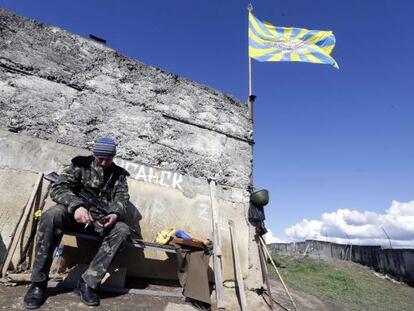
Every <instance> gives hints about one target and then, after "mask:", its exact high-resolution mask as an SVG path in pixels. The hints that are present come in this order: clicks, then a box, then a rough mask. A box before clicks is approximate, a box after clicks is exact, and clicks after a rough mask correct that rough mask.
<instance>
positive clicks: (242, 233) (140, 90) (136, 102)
mask: <svg viewBox="0 0 414 311" xmlns="http://www.w3.org/2000/svg"><path fill="white" fill-rule="evenodd" d="M1 129H2V130H1ZM102 135H108V136H112V137H114V138H115V139H116V140H117V142H118V155H119V158H118V159H117V163H119V164H120V165H121V166H124V167H125V168H127V170H129V171H130V172H131V179H130V183H131V185H132V187H131V195H132V198H133V199H132V201H134V200H135V201H136V202H135V203H134V202H132V203H133V204H134V205H135V207H136V208H135V213H134V217H135V218H133V219H139V217H142V220H141V221H140V223H139V224H140V228H141V231H142V234H143V235H145V238H146V239H151V236H152V234H153V233H154V232H155V231H157V229H158V228H159V229H160V230H161V229H163V226H164V225H165V224H168V225H170V224H171V222H170V219H171V218H174V217H175V219H176V224H175V225H176V227H179V226H184V227H185V229H186V230H188V231H189V232H191V233H192V234H194V235H195V236H197V237H201V238H203V237H209V236H211V232H209V230H210V231H211V227H210V226H211V224H209V217H210V214H209V213H208V210H207V207H206V204H208V200H209V193H210V189H209V187H208V184H207V182H206V180H207V178H208V177H214V178H216V180H217V183H218V185H219V186H218V187H217V191H218V193H217V197H218V199H219V203H220V214H221V216H222V217H223V220H222V221H221V228H222V230H223V231H225V232H227V233H224V234H222V235H223V241H224V247H225V248H226V250H225V258H224V262H225V278H233V277H234V275H233V270H232V258H231V254H230V247H229V240H228V231H226V223H227V220H228V219H232V220H233V221H235V223H236V228H237V229H236V230H237V233H238V241H237V242H238V246H239V252H240V255H241V264H242V268H243V273H244V275H245V276H246V275H248V279H247V280H246V285H247V287H249V288H258V287H260V286H261V284H260V283H261V282H260V277H259V275H260V271H259V267H258V261H257V258H258V255H257V248H256V247H255V241H254V240H253V229H252V228H251V227H249V226H248V224H247V220H246V209H247V207H248V200H249V190H250V189H251V172H252V165H251V162H252V148H251V147H252V143H253V142H252V123H251V120H250V119H249V118H248V116H247V107H246V105H245V104H244V103H242V102H240V101H238V100H237V99H235V98H233V97H231V96H229V95H226V94H222V93H220V92H218V91H216V90H213V89H211V88H208V87H206V86H203V85H200V84H197V83H195V82H193V81H189V80H186V79H183V78H181V77H178V76H176V75H174V74H171V73H168V72H165V71H163V70H160V69H158V68H154V67H150V66H147V65H144V64H142V63H140V62H137V61H134V60H131V59H128V58H126V57H124V56H122V55H120V54H119V53H117V52H115V51H113V50H112V49H110V48H108V47H105V46H102V45H100V44H97V43H96V42H93V41H90V40H88V39H85V38H81V37H79V36H76V35H73V34H70V33H68V32H66V31H64V30H61V29H58V28H56V27H51V26H46V25H43V24H39V23H37V22H35V21H31V20H28V19H26V18H22V17H18V16H16V15H14V14H13V13H11V12H9V11H7V10H4V9H0V140H1V143H2V146H5V148H2V149H0V168H1V167H3V168H14V169H18V170H29V171H34V172H38V171H43V172H49V171H52V170H58V169H60V168H61V166H62V165H63V164H67V163H69V161H70V159H71V158H72V157H73V156H75V155H77V154H85V153H88V152H87V149H90V148H91V145H92V143H93V141H94V139H95V138H96V137H97V136H102ZM37 138H40V139H37ZM56 142H57V143H60V144H56ZM72 147H73V148H72ZM135 188H136V189H135ZM135 190H136V191H137V192H136V193H135ZM140 191H141V192H142V193H143V194H144V195H143V196H140V193H139V192H140ZM47 205H48V206H49V205H50V202H49V203H47ZM132 210H134V209H132ZM137 211H138V212H140V213H141V215H139V214H138V212H137ZM172 211H174V213H175V214H176V216H174V215H172ZM165 215H169V217H165ZM146 219H150V220H151V223H147V224H145V223H144V222H145V220H146ZM193 220H194V221H193ZM151 226H152V227H151ZM209 228H210V229H209ZM207 233H209V235H208V236H205V235H207ZM158 255H159V254H158ZM158 255H154V254H147V253H145V254H144V255H142V254H141V256H145V258H146V259H147V260H146V262H148V263H153V265H149V266H148V267H146V268H145V269H141V271H136V273H137V274H139V273H142V270H145V271H148V274H149V275H151V274H152V275H156V274H157V273H158V275H160V274H162V273H163V272H165V273H166V271H165V270H164V271H163V270H162V269H161V270H159V268H158V267H159V265H158V263H160V265H163V264H164V262H163V261H164V260H165V258H160V257H159V256H158ZM157 256H158V257H157ZM171 264H173V263H171ZM164 266H165V265H164ZM166 274H167V273H166ZM256 302H257V301H253V300H252V301H251V302H249V303H251V304H252V305H254V304H255V303H256Z"/></svg>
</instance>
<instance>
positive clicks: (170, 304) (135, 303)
mask: <svg viewBox="0 0 414 311" xmlns="http://www.w3.org/2000/svg"><path fill="white" fill-rule="evenodd" d="M27 289H28V285H18V286H13V287H11V286H5V285H0V310H24V309H25V308H24V306H23V296H24V295H25V294H26V291H27ZM48 293H49V297H48V299H47V300H46V303H45V304H44V305H43V306H42V307H41V308H40V309H38V310H53V311H68V310H91V309H92V308H90V307H88V306H86V305H84V304H83V303H82V302H81V301H80V299H79V297H78V296H77V295H76V294H75V293H74V292H73V291H72V290H67V291H62V290H59V291H57V290H56V289H48ZM93 310H97V311H98V310H111V311H118V310H119V311H121V310H143V311H144V310H145V311H160V310H165V311H175V310H177V311H178V310H183V311H187V310H188V311H190V310H196V309H194V308H193V307H192V306H190V305H188V304H186V303H185V302H184V301H183V300H181V299H179V298H171V297H168V298H167V297H154V296H151V297H150V296H142V295H132V294H128V295H113V294H111V295H108V294H104V295H102V296H101V305H100V306H98V307H96V308H93Z"/></svg>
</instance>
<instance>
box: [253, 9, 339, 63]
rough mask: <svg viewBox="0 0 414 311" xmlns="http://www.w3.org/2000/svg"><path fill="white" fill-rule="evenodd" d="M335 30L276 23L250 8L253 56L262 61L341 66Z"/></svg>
mask: <svg viewBox="0 0 414 311" xmlns="http://www.w3.org/2000/svg"><path fill="white" fill-rule="evenodd" d="M334 47H335V36H334V34H333V33H332V31H321V30H308V29H304V28H293V27H276V26H273V25H272V24H269V23H267V22H262V21H261V20H259V19H258V18H256V17H254V16H253V14H252V13H251V12H249V57H251V58H254V59H256V60H258V61H260V62H308V63H316V64H328V65H332V66H334V67H335V68H339V67H338V64H337V63H336V61H335V60H334V59H333V58H332V57H331V53H332V50H333V48H334Z"/></svg>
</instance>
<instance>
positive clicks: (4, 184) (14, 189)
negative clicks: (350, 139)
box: [0, 168, 46, 268]
mask: <svg viewBox="0 0 414 311" xmlns="http://www.w3.org/2000/svg"><path fill="white" fill-rule="evenodd" d="M37 178H38V175H37V174H36V173H33V172H27V171H18V170H14V169H6V168H0V266H1V264H2V263H3V261H4V259H5V255H6V251H7V248H8V247H9V246H10V243H11V240H12V237H13V236H14V235H15V232H16V229H17V224H18V223H19V221H20V219H21V216H22V215H23V213H24V209H25V207H26V205H27V203H28V201H29V198H30V195H31V193H32V191H33V188H34V185H35V182H36V180H37ZM45 195H46V189H45V188H44V187H43V188H42V189H41V194H40V196H39V200H35V202H34V205H33V207H32V211H33V210H34V209H36V208H38V207H39V206H40V204H41V200H42V199H43V198H44V197H45ZM32 219H33V213H30V214H29V217H28V220H27V226H26V227H25V228H23V231H22V232H21V236H22V240H21V241H20V243H18V244H17V248H16V251H15V254H14V256H13V259H12V261H11V264H12V268H15V267H16V266H17V263H18V261H19V259H20V258H21V255H22V251H23V248H24V245H25V243H26V241H27V238H28V236H29V234H30V228H31V223H32Z"/></svg>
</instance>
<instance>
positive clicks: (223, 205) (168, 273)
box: [0, 130, 249, 280]
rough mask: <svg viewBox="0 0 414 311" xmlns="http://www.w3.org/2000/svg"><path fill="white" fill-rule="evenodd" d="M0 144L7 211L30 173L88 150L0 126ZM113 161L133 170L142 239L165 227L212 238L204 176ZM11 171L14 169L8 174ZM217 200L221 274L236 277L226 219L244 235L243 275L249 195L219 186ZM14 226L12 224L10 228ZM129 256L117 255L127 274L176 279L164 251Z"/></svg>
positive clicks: (135, 216) (133, 218) (25, 191)
mask: <svg viewBox="0 0 414 311" xmlns="http://www.w3.org/2000/svg"><path fill="white" fill-rule="evenodd" d="M0 143H1V144H2V145H3V146H4V148H3V149H0V169H3V170H2V171H0V178H1V179H0V182H3V183H4V184H6V183H7V180H10V179H12V180H13V183H10V184H9V185H8V187H11V188H8V187H5V188H4V189H8V196H7V197H6V198H7V200H8V202H10V204H9V206H10V209H11V211H12V210H19V211H20V210H21V209H22V205H24V204H23V203H22V202H21V201H22V199H20V198H26V197H28V196H30V191H31V186H32V183H33V178H35V177H33V176H35V173H33V172H38V171H41V172H45V173H48V172H50V171H58V170H60V169H61V168H62V167H63V165H65V164H68V163H69V162H70V159H71V158H72V157H73V156H75V155H77V154H89V151H87V150H81V149H77V148H73V147H70V146H65V145H62V144H58V143H53V142H50V141H46V140H42V139H36V138H31V137H27V136H24V135H20V134H16V133H10V132H6V131H1V130H0ZM29 155H32V156H29ZM27 159H30V160H27ZM34 159H36V160H34ZM116 162H117V164H119V165H121V166H123V167H124V168H125V169H127V170H128V171H129V172H131V177H130V178H129V179H128V184H129V192H130V195H131V200H130V201H131V203H132V204H131V206H130V209H129V217H128V220H129V224H131V225H133V226H135V227H137V228H138V229H139V231H140V232H141V234H142V237H143V238H144V240H146V241H153V240H154V239H155V236H156V234H157V233H158V232H159V231H161V230H162V229H165V228H167V227H176V228H179V229H182V230H185V231H186V232H188V233H189V234H190V235H192V236H194V237H199V238H201V239H205V238H210V239H212V225H211V208H210V206H211V200H210V188H209V185H208V183H207V180H205V179H200V178H195V177H192V176H188V175H187V176H184V175H181V174H179V173H177V172H172V171H166V170H162V169H160V168H154V167H148V166H145V165H143V164H137V163H133V162H130V161H126V160H123V159H120V158H117V159H116ZM16 170H19V171H16ZM23 170H24V171H23ZM6 172H7V173H6ZM10 172H16V173H15V175H13V176H11V175H10V174H11V173H10ZM16 185H18V186H16ZM0 189H2V188H0ZM14 189H16V190H17V191H14ZM0 191H1V190H0ZM1 193H3V192H1ZM217 199H218V206H219V211H218V214H219V218H220V222H219V224H220V230H221V237H222V244H223V266H224V277H225V279H228V280H230V279H233V278H234V270H233V258H232V254H231V244H230V235H229V227H228V221H229V220H233V221H234V222H235V227H236V232H240V233H244V234H238V235H237V243H238V248H239V253H240V260H241V266H242V269H243V274H244V276H247V273H248V259H249V258H248V257H249V238H248V237H249V235H248V234H247V233H248V231H249V226H248V223H247V221H246V216H245V215H246V207H247V201H246V200H248V193H247V192H246V191H244V190H240V189H237V188H231V187H221V186H218V187H217ZM49 201H50V200H49ZM7 204H8V203H5V205H7ZM51 205H52V203H51V202H49V203H48V204H47V206H51ZM16 217H17V216H16ZM16 221H17V220H15V222H16ZM12 227H13V226H10V230H12ZM10 230H8V231H7V232H10ZM3 239H4V238H3ZM6 242H7V241H6ZM80 243H82V242H80ZM82 245H85V244H82ZM86 248H87V247H86ZM79 251H80V252H81V251H84V249H83V248H80V249H79ZM127 254H129V255H127V256H121V257H122V258H124V259H123V260H121V261H120V262H118V264H126V265H127V266H128V274H129V275H131V276H142V277H151V278H175V277H176V273H175V271H176V267H175V260H174V259H171V258H169V257H168V256H167V255H165V254H164V253H161V252H154V251H148V252H147V251H146V252H145V253H144V254H142V252H140V251H128V252H127ZM71 256H72V257H73V256H77V257H76V258H79V257H82V256H83V257H84V258H87V257H85V256H84V254H80V253H76V252H75V251H74V250H72V253H71ZM137 258H138V259H139V258H141V259H143V258H145V260H144V261H145V262H144V261H142V262H141V263H138V261H139V260H137ZM67 261H69V262H70V261H72V262H73V260H72V259H70V258H67ZM166 261H169V262H166Z"/></svg>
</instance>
